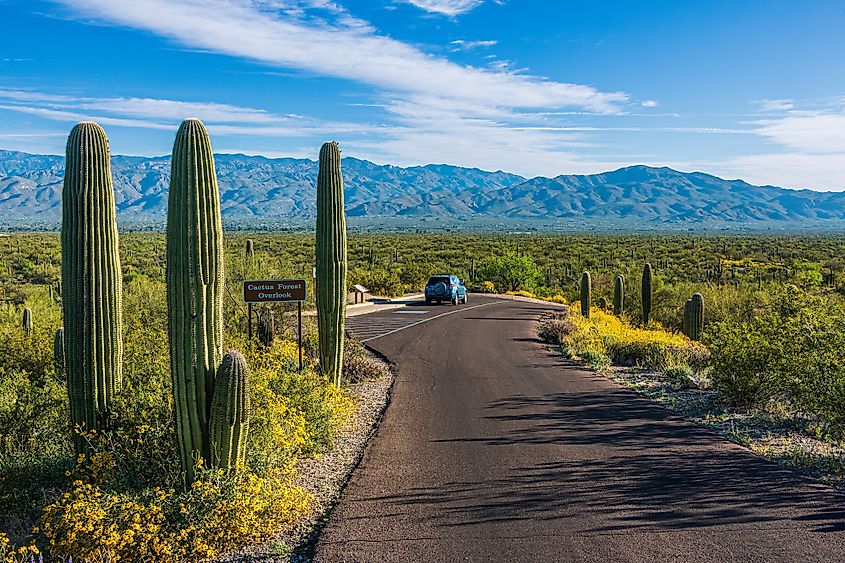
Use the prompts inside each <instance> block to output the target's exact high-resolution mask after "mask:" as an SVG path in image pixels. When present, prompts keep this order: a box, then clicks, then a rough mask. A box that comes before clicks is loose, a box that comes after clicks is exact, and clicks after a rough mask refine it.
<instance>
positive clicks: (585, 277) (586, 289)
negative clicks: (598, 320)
mask: <svg viewBox="0 0 845 563" xmlns="http://www.w3.org/2000/svg"><path fill="white" fill-rule="evenodd" d="M592 286H593V284H592V280H591V279H590V272H584V273H583V274H581V315H582V316H584V317H586V318H588V319H589V318H590V300H591V299H592V293H593V287H592Z"/></svg>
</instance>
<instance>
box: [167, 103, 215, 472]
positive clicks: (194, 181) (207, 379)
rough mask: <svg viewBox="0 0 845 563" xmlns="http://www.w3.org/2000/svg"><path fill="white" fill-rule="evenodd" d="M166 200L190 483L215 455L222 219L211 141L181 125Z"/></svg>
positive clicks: (182, 445)
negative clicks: (211, 425)
mask: <svg viewBox="0 0 845 563" xmlns="http://www.w3.org/2000/svg"><path fill="white" fill-rule="evenodd" d="M171 166H172V174H171V179H170V192H169V194H168V198H167V310H168V322H169V325H168V333H169V341H170V371H171V376H172V378H173V396H174V409H175V411H176V433H177V437H178V442H179V454H180V458H181V462H182V469H183V471H184V472H185V477H186V480H187V481H188V482H192V481H193V480H194V476H195V473H194V467H195V465H196V463H197V461H198V460H199V458H202V459H203V460H205V461H206V462H208V460H209V459H210V455H211V450H210V446H209V441H208V418H209V410H210V407H211V397H212V394H213V392H214V379H215V372H216V370H217V367H218V366H219V365H220V362H221V360H222V359H223V291H224V285H223V284H224V277H223V225H222V222H221V218H220V194H219V191H218V188H217V176H216V175H215V170H214V157H213V154H212V151H211V141H210V140H209V138H208V133H207V132H206V130H205V126H204V125H203V124H202V122H201V121H199V120H196V119H189V120H187V121H185V122H183V123H182V125H181V127H179V132H178V133H177V134H176V142H175V143H174V145H173V160H172V163H171Z"/></svg>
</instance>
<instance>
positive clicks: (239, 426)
mask: <svg viewBox="0 0 845 563" xmlns="http://www.w3.org/2000/svg"><path fill="white" fill-rule="evenodd" d="M249 418H250V403H249V375H248V373H247V365H246V360H245V359H244V357H243V355H241V353H240V352H236V351H234V350H230V351H229V352H226V355H225V356H223V362H222V363H221V364H220V367H219V368H218V369H217V377H216V379H215V381H214V396H213V398H212V400H211V416H210V422H209V425H210V432H209V435H210V442H211V462H212V465H214V467H219V468H221V469H233V468H235V467H237V466H238V465H241V464H243V462H244V457H245V455H246V438H247V433H248V432H249Z"/></svg>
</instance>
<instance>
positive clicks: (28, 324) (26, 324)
mask: <svg viewBox="0 0 845 563" xmlns="http://www.w3.org/2000/svg"><path fill="white" fill-rule="evenodd" d="M21 328H22V329H23V333H24V334H25V335H27V336H29V335H31V334H32V329H33V325H32V309H30V308H29V307H25V308H24V310H23V314H22V315H21Z"/></svg>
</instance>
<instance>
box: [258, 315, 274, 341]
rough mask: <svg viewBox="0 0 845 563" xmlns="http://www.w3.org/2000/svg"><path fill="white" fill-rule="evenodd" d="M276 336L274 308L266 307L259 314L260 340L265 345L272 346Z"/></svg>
mask: <svg viewBox="0 0 845 563" xmlns="http://www.w3.org/2000/svg"><path fill="white" fill-rule="evenodd" d="M275 336H276V316H275V315H274V314H273V310H272V309H264V310H263V311H261V314H260V315H259V316H258V341H259V342H261V344H263V345H264V346H270V345H272V344H273V338H275Z"/></svg>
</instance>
